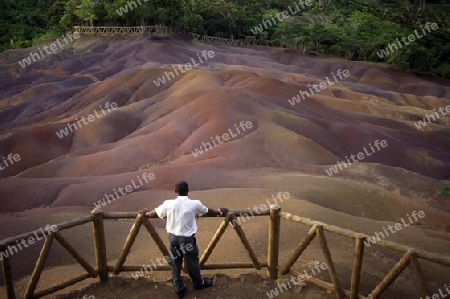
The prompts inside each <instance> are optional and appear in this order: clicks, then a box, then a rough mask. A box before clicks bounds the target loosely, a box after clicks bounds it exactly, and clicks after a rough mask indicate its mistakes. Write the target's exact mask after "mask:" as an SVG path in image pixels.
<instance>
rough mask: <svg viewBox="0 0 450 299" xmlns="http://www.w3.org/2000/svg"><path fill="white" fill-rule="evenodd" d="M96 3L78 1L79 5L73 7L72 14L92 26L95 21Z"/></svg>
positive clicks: (85, 0)
mask: <svg viewBox="0 0 450 299" xmlns="http://www.w3.org/2000/svg"><path fill="white" fill-rule="evenodd" d="M95 6H96V3H95V2H94V1H92V0H80V4H78V5H77V6H76V7H75V11H74V14H75V15H76V16H77V17H78V18H79V19H80V20H81V21H84V22H87V23H89V25H90V26H94V20H96V19H97V16H96V15H95Z"/></svg>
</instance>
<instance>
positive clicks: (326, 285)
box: [289, 270, 366, 299]
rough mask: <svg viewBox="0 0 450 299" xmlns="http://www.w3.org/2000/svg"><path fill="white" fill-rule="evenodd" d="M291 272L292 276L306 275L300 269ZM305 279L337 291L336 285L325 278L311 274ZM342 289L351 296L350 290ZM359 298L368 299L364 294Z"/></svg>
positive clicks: (326, 288)
mask: <svg viewBox="0 0 450 299" xmlns="http://www.w3.org/2000/svg"><path fill="white" fill-rule="evenodd" d="M289 274H291V275H292V276H296V277H299V276H303V277H304V275H303V274H302V273H300V272H298V271H295V270H290V271H289ZM305 281H307V282H310V283H313V284H315V285H316V286H319V287H321V288H323V289H325V290H328V291H331V292H334V291H335V287H334V285H333V284H332V283H329V282H327V281H324V280H322V279H320V278H317V277H312V276H309V277H305ZM341 291H342V292H344V294H345V295H346V296H347V297H350V291H349V290H344V289H341ZM358 299H366V297H364V296H363V295H358Z"/></svg>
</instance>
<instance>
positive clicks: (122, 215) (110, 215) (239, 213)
mask: <svg viewBox="0 0 450 299" xmlns="http://www.w3.org/2000/svg"><path fill="white" fill-rule="evenodd" d="M102 214H103V219H135V218H136V217H137V215H138V214H139V213H138V212H102ZM228 214H233V215H234V216H236V217H245V216H250V217H258V216H269V215H270V210H266V211H260V210H256V209H246V210H230V211H228ZM211 217H213V218H217V216H210V215H204V216H202V217H200V218H211ZM219 217H225V215H223V216H219Z"/></svg>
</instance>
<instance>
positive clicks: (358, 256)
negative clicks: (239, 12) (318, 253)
mask: <svg viewBox="0 0 450 299" xmlns="http://www.w3.org/2000/svg"><path fill="white" fill-rule="evenodd" d="M245 213H247V215H248V214H251V215H252V216H270V221H269V240H268V253H267V262H262V261H260V260H258V257H257V256H256V254H255V252H254V251H253V249H252V246H251V245H250V243H249V242H248V239H247V237H246V235H245V233H244V231H243V229H242V227H241V222H239V221H236V217H243V215H244V214H245ZM282 218H283V219H286V220H289V221H295V222H299V223H302V224H304V225H308V226H311V229H310V230H309V232H308V233H307V234H306V236H305V237H304V238H303V239H302V240H301V241H300V242H299V244H298V246H297V247H296V248H295V250H294V252H293V254H292V256H290V257H289V259H288V260H287V261H286V262H285V264H284V265H283V266H282V267H279V266H278V263H279V256H278V255H279V254H278V251H279V242H280V241H279V240H280V227H281V219H282ZM105 219H135V220H134V223H133V225H132V227H131V229H130V233H129V234H128V237H127V239H126V241H125V243H124V245H123V247H122V250H121V251H120V253H119V256H118V259H117V261H116V263H115V265H108V258H107V255H106V252H107V251H106V241H105V230H104V220H105ZM89 222H92V227H93V230H92V231H93V238H94V247H95V260H96V266H95V267H94V266H91V265H90V264H89V263H88V262H87V261H86V260H85V258H83V257H82V255H81V254H79V253H78V252H77V251H76V250H75V249H74V248H73V247H72V246H71V245H70V244H69V243H68V242H67V240H66V239H65V238H64V237H63V236H62V234H61V231H62V230H65V229H69V228H72V227H75V226H79V225H82V224H86V223H89ZM230 223H231V224H233V225H229V224H230ZM142 226H144V227H145V228H146V230H147V232H148V233H149V234H150V236H151V237H152V239H153V240H154V241H155V243H156V245H157V246H158V248H159V250H160V251H161V253H162V254H163V255H164V256H169V252H168V249H167V248H166V246H165V245H164V243H163V241H162V240H161V237H160V236H159V234H158V233H157V231H156V229H155V228H154V226H153V225H152V223H151V221H150V220H149V219H147V218H144V217H142V216H141V215H140V214H139V213H136V212H112V213H107V212H102V211H101V210H94V211H92V213H91V214H90V215H87V216H84V217H81V218H77V219H74V220H70V221H67V222H63V223H60V224H57V230H55V231H53V232H51V233H49V235H48V236H47V237H46V239H45V242H44V245H43V247H42V249H41V252H40V255H39V257H38V259H37V262H36V265H35V268H34V270H33V273H32V275H31V278H30V280H29V283H28V287H27V288H26V291H25V295H24V298H26V299H31V298H40V297H43V296H46V295H48V294H52V293H54V292H57V291H59V290H62V289H64V288H66V287H68V286H71V285H73V284H76V283H78V282H81V281H83V280H85V279H87V278H98V280H99V281H101V282H106V281H107V280H108V272H113V273H114V274H119V273H120V272H124V271H138V270H140V269H142V266H141V265H137V266H133V265H132V266H124V263H125V261H126V259H127V257H128V254H129V252H130V250H131V247H132V246H133V244H134V241H135V240H136V237H137V235H138V233H139V230H140V228H141V227H142ZM229 226H232V227H233V228H234V230H235V231H236V233H237V235H238V237H239V239H240V241H241V243H242V245H243V246H244V248H245V249H246V251H247V253H248V255H249V258H250V260H251V262H247V263H242V262H239V263H236V262H227V263H215V264H213V263H208V264H207V263H206V262H207V261H208V258H209V256H210V255H211V253H212V252H213V250H214V248H215V247H216V245H217V243H218V242H219V241H220V238H221V237H222V235H223V234H224V232H225V230H226V229H227V228H228V227H229ZM324 231H328V232H331V233H334V234H338V235H341V236H345V237H350V238H353V239H355V258H354V261H353V271H352V275H351V289H350V290H344V289H342V288H341V285H340V281H339V278H338V276H337V274H336V269H335V266H334V263H333V260H332V258H331V253H330V249H329V247H328V244H327V239H326V237H325V234H324ZM34 233H35V232H30V233H26V234H22V235H18V236H15V237H11V238H7V239H4V240H2V241H0V251H4V250H6V248H7V246H8V245H11V244H16V243H17V242H19V241H21V240H25V239H27V238H28V237H32V236H33V235H34ZM316 236H318V238H319V243H320V246H321V248H322V252H323V255H324V260H325V262H326V264H327V265H328V273H329V275H330V278H331V282H327V281H324V280H321V279H319V278H317V277H308V278H306V280H307V281H308V282H311V283H314V284H316V285H318V286H320V287H322V288H324V289H327V290H330V291H332V292H333V293H334V294H335V296H336V298H352V299H356V298H370V299H372V298H378V297H379V296H380V295H381V294H382V293H383V292H384V291H385V290H386V289H387V288H388V287H389V286H390V285H391V284H392V283H393V282H394V281H395V279H396V278H397V277H398V275H400V273H401V272H402V271H403V270H405V268H406V267H407V266H408V265H409V264H411V265H412V266H413V268H414V271H415V272H416V274H417V279H418V282H419V284H418V285H419V287H420V289H419V290H418V293H419V294H421V295H425V296H426V295H430V291H429V290H428V287H427V283H426V281H425V279H424V277H423V275H422V270H421V264H420V262H419V259H423V260H427V261H431V262H434V263H437V264H440V265H444V266H447V267H450V256H442V255H438V254H435V253H431V252H427V251H423V250H419V249H414V248H410V247H407V246H404V245H400V244H397V243H394V242H389V241H385V240H379V241H377V243H376V245H377V246H381V247H384V248H387V249H391V250H394V251H398V252H401V253H404V255H403V257H402V258H401V259H400V260H399V261H398V263H397V264H396V265H395V266H394V267H393V268H392V269H391V271H390V272H389V273H388V274H387V276H386V277H385V278H384V279H382V281H381V282H380V283H379V284H378V285H376V286H375V288H374V289H373V291H371V292H370V294H369V295H368V296H367V297H365V296H364V295H362V294H360V293H359V287H360V276H361V269H362V263H363V258H364V240H367V239H368V238H370V237H369V236H368V235H364V234H360V233H357V232H354V231H351V230H347V229H343V228H340V227H337V226H334V225H329V224H326V223H322V222H318V221H314V220H310V219H308V218H304V217H300V216H296V215H292V214H290V213H285V212H281V210H280V208H279V207H278V206H276V205H273V206H271V207H270V210H268V211H265V212H261V211H258V210H243V211H230V212H229V213H227V214H226V215H225V216H224V219H223V221H222V222H221V224H220V226H219V228H218V230H217V231H216V233H215V235H214V236H213V238H212V240H211V241H210V243H209V244H208V246H207V247H206V249H205V251H204V252H203V254H202V256H201V258H200V265H201V268H202V269H214V270H217V269H233V268H254V269H261V268H267V269H268V275H269V277H270V278H272V279H276V278H278V275H279V273H281V274H286V273H289V274H292V275H295V276H299V275H300V273H298V272H296V271H295V270H292V269H291V268H292V266H293V265H294V263H295V262H296V261H297V260H298V259H299V258H300V256H301V255H302V253H303V252H304V250H305V249H306V248H307V247H308V246H309V245H310V243H311V241H312V240H313V239H314V238H315V237H316ZM55 240H56V241H57V242H59V243H60V244H61V245H62V247H63V248H65V249H66V250H67V251H68V252H69V253H70V255H71V256H72V257H73V258H75V260H76V261H77V262H78V263H79V264H80V265H81V266H82V267H83V268H84V269H85V270H86V272H87V273H85V274H82V275H80V276H77V277H75V278H72V279H70V280H68V281H66V282H63V283H60V284H57V285H56V286H54V287H51V288H48V289H45V290H39V291H36V287H37V284H38V282H39V278H40V276H41V273H42V271H43V269H44V265H45V262H46V260H47V257H48V255H49V252H50V249H51V247H52V244H53V242H54V241H55ZM1 267H2V273H3V278H4V281H5V289H6V293H7V298H8V299H15V298H16V292H15V288H14V283H13V279H12V268H11V265H10V260H9V257H6V258H4V259H3V260H2V263H1ZM154 270H156V271H168V270H170V265H164V266H159V267H157V268H156V269H154Z"/></svg>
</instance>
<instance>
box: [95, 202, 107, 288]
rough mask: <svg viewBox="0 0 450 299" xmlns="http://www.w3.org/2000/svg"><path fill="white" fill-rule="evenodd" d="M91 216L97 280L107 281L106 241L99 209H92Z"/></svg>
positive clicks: (101, 213) (101, 214)
mask: <svg viewBox="0 0 450 299" xmlns="http://www.w3.org/2000/svg"><path fill="white" fill-rule="evenodd" d="M91 215H92V219H93V220H92V229H93V232H94V246H95V259H96V261H97V269H98V274H99V277H98V280H99V281H100V282H107V281H108V262H107V260H106V240H105V228H104V225H103V212H102V210H101V209H94V210H93V211H92V212H91Z"/></svg>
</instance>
